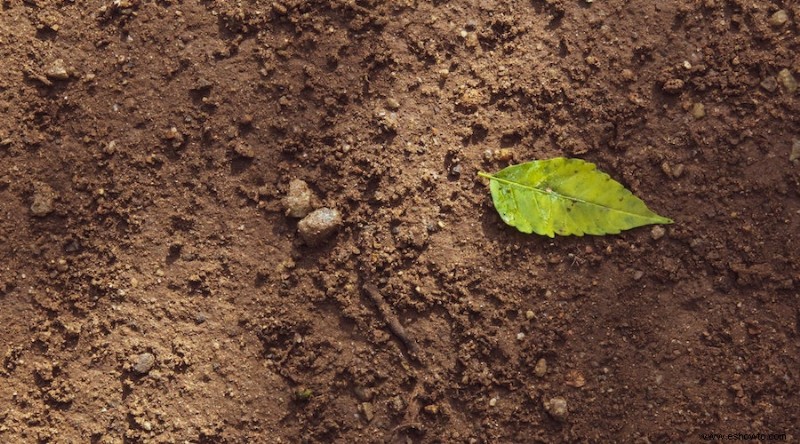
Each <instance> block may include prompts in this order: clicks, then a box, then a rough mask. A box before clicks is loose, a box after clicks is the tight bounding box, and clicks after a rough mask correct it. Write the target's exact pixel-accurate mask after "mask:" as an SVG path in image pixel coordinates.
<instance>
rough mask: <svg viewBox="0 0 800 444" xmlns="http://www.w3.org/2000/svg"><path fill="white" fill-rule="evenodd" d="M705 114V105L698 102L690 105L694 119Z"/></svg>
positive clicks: (700, 117)
mask: <svg viewBox="0 0 800 444" xmlns="http://www.w3.org/2000/svg"><path fill="white" fill-rule="evenodd" d="M705 116H706V106H705V105H703V104H702V103H700V102H698V103H695V104H694V105H692V117H694V118H695V119H698V120H699V119H702V118H703V117H705Z"/></svg>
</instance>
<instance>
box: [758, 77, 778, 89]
mask: <svg viewBox="0 0 800 444" xmlns="http://www.w3.org/2000/svg"><path fill="white" fill-rule="evenodd" d="M760 85H761V87H762V88H764V89H765V90H766V91H769V92H775V90H776V89H778V81H777V80H775V77H772V76H769V77H767V78H766V79H764V80H762V81H761V83H760Z"/></svg>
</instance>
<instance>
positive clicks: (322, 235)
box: [297, 208, 342, 246]
mask: <svg viewBox="0 0 800 444" xmlns="http://www.w3.org/2000/svg"><path fill="white" fill-rule="evenodd" d="M341 226H342V215H341V214H340V213H339V211H338V210H335V209H331V208H320V209H318V210H315V211H313V212H312V213H311V214H309V215H308V216H306V217H304V218H303V219H302V220H301V221H300V222H299V223H298V224H297V230H298V232H299V233H300V236H301V237H302V238H303V240H304V241H305V243H306V245H309V246H315V245H319V244H320V243H322V242H323V241H324V240H325V239H327V238H328V237H329V236H331V235H332V234H333V233H335V232H336V231H337V230H338V229H339V227H341Z"/></svg>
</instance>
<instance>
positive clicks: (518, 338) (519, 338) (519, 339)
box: [517, 332, 525, 341]
mask: <svg viewBox="0 0 800 444" xmlns="http://www.w3.org/2000/svg"><path fill="white" fill-rule="evenodd" d="M523 339H525V333H522V332H519V333H517V341H521V340H523Z"/></svg>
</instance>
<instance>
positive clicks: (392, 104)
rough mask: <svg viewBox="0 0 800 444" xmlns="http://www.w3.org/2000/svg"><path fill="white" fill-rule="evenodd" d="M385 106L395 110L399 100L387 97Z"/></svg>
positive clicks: (397, 107) (398, 105) (398, 106)
mask: <svg viewBox="0 0 800 444" xmlns="http://www.w3.org/2000/svg"><path fill="white" fill-rule="evenodd" d="M386 108H389V109H390V110H391V111H397V110H398V109H400V102H398V101H397V99H395V98H394V97H389V98H388V99H386Z"/></svg>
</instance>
